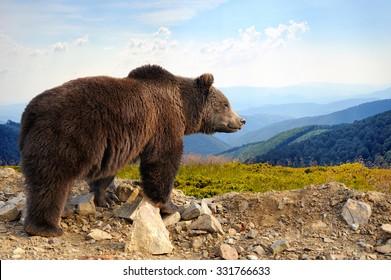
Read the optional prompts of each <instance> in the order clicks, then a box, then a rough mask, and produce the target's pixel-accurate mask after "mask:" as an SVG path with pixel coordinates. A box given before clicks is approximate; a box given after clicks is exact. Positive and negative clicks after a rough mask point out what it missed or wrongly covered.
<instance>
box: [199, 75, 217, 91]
mask: <svg viewBox="0 0 391 280" xmlns="http://www.w3.org/2000/svg"><path fill="white" fill-rule="evenodd" d="M213 82H214V78H213V75H212V74H209V73H205V74H202V75H201V76H199V77H198V78H197V83H198V84H199V85H200V86H202V87H207V88H210V87H211V86H212V84H213Z"/></svg>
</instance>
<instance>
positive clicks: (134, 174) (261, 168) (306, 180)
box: [118, 163, 391, 197]
mask: <svg viewBox="0 0 391 280" xmlns="http://www.w3.org/2000/svg"><path fill="white" fill-rule="evenodd" d="M118 176H119V177H122V178H131V179H138V178H139V174H138V167H137V166H132V167H130V166H129V167H126V168H125V169H124V170H122V171H121V172H120V173H119V174H118ZM332 181H337V182H341V183H344V184H346V185H347V186H348V187H350V188H354V189H357V190H361V191H369V190H375V191H382V192H388V193H390V192H391V170H389V169H369V168H367V167H364V166H363V165H361V164H358V163H353V164H344V165H341V166H330V167H318V166H316V167H309V168H289V167H280V166H274V167H272V166H270V165H267V164H252V165H245V164H241V163H227V164H212V165H184V166H181V168H180V170H179V173H178V176H177V178H176V183H175V187H176V188H178V189H181V190H182V191H184V192H185V194H187V195H193V196H197V197H210V196H213V195H216V194H220V193H226V192H265V191H269V190H276V191H281V190H291V189H297V188H301V187H304V186H307V185H311V184H324V183H327V182H332Z"/></svg>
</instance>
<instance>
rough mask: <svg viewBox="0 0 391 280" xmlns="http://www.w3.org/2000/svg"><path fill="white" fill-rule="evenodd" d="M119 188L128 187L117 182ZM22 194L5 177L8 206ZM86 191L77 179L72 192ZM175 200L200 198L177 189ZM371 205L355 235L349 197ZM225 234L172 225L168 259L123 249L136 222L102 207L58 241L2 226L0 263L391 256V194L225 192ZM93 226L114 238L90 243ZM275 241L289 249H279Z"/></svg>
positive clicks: (77, 219) (18, 180)
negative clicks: (345, 214) (227, 249)
mask: <svg viewBox="0 0 391 280" xmlns="http://www.w3.org/2000/svg"><path fill="white" fill-rule="evenodd" d="M116 183H117V185H121V184H126V183H128V182H127V181H126V180H117V181H116ZM23 191H24V187H23V178H22V175H21V174H20V173H17V172H13V171H10V170H8V171H4V170H2V171H1V172H0V201H3V202H7V201H8V200H9V199H11V198H12V197H15V196H17V195H18V194H20V193H21V192H23ZM86 192H88V187H87V186H86V184H84V183H82V182H79V183H78V184H77V185H76V187H75V188H74V190H73V193H72V195H75V194H85V193H86ZM175 194H176V195H175V197H174V201H176V202H179V203H182V204H183V203H187V202H190V201H191V200H194V198H191V197H186V196H185V195H183V194H182V193H181V192H175ZM349 198H350V199H354V200H358V201H361V202H364V203H366V204H368V205H369V206H370V207H371V209H372V214H371V216H370V219H369V223H368V224H367V225H360V226H359V228H358V229H356V230H353V229H352V228H351V227H350V226H349V225H348V224H347V223H346V222H345V221H344V219H343V218H342V216H341V211H342V207H343V205H344V204H345V203H346V201H347V200H348V199H349ZM207 202H208V203H209V204H211V203H213V205H215V206H216V207H215V209H213V210H214V214H213V215H214V216H215V217H216V218H217V219H218V221H219V222H220V223H221V225H222V228H223V230H224V232H225V234H224V235H221V234H218V233H213V234H211V233H207V232H202V231H194V230H193V231H192V230H186V228H180V227H179V228H178V226H176V225H173V226H169V227H168V230H169V232H170V239H171V241H172V244H173V245H174V250H173V252H172V253H170V254H165V255H149V254H145V253H141V252H136V253H129V252H126V251H125V244H126V242H127V241H128V239H129V231H130V228H131V227H132V224H131V222H129V221H127V220H124V219H121V218H118V217H116V216H115V215H114V208H116V207H119V205H117V206H114V207H110V208H97V213H96V214H95V215H94V216H79V215H78V214H76V213H72V214H70V215H68V216H67V217H65V218H62V222H61V226H62V227H63V228H64V232H65V233H64V235H63V236H61V237H56V238H45V237H38V236H28V235H27V234H26V233H25V232H24V231H23V227H22V225H21V223H20V221H19V219H16V220H14V221H1V222H0V247H1V249H0V259H2V260H6V259H44V260H52V259H67V260H73V259H82V260H86V259H87V260H88V259H91V260H95V259H108V260H116V259H126V260H132V259H136V260H142V259H181V260H189V259H190V260H193V259H221V256H220V255H219V253H218V247H219V246H220V245H221V244H223V243H225V244H228V245H230V246H231V247H232V248H234V249H235V250H236V252H237V253H238V256H239V259H248V260H250V259H253V260H255V259H270V260H276V259H283V260H314V259H319V260H322V259H352V260H356V259H361V260H377V259H378V260H379V259H388V260H390V259H391V252H390V251H388V249H389V247H391V235H390V233H388V232H386V231H385V230H383V229H382V228H381V227H382V225H385V224H391V195H390V194H384V193H378V192H368V193H362V192H358V191H355V190H352V189H349V188H348V187H346V186H344V185H342V184H340V183H329V184H324V185H311V186H303V188H301V189H298V190H293V191H282V192H276V191H271V192H267V193H241V194H238V193H227V194H224V195H220V196H216V197H213V198H211V199H208V200H207ZM92 229H103V230H104V231H106V232H108V233H110V235H111V236H112V239H110V240H100V241H96V240H93V239H86V236H87V234H88V233H89V232H90V231H91V230H92ZM276 241H278V242H280V243H284V244H289V245H287V246H286V247H285V248H284V249H283V250H281V251H277V250H276V249H273V248H275V247H273V246H275V245H273V244H277V243H278V242H277V243H276Z"/></svg>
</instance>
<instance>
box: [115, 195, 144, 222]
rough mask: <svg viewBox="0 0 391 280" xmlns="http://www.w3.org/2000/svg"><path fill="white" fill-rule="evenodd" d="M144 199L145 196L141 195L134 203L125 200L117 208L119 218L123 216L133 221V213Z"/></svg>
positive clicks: (116, 212)
mask: <svg viewBox="0 0 391 280" xmlns="http://www.w3.org/2000/svg"><path fill="white" fill-rule="evenodd" d="M142 200H143V197H142V196H141V195H139V196H138V197H137V199H136V200H135V201H134V202H132V203H128V202H125V203H123V204H122V205H121V207H120V208H118V209H115V210H114V214H115V215H116V216H117V217H119V218H123V219H126V220H128V221H133V214H134V213H135V211H136V210H137V208H138V207H139V205H140V203H141V201H142Z"/></svg>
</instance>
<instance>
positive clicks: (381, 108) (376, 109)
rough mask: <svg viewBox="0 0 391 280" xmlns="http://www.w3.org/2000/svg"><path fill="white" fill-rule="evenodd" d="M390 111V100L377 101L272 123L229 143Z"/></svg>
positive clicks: (258, 138)
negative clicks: (328, 112) (324, 113)
mask: <svg viewBox="0 0 391 280" xmlns="http://www.w3.org/2000/svg"><path fill="white" fill-rule="evenodd" d="M387 110H391V99H385V100H378V101H373V102H368V103H364V104H360V105H357V106H354V107H351V108H348V109H345V110H342V111H338V112H334V113H332V114H328V115H322V116H316V117H304V118H299V119H292V120H285V121H281V122H278V123H274V124H271V125H268V126H265V127H263V128H260V129H258V130H255V131H251V132H249V133H247V134H245V135H243V136H241V137H240V138H238V139H236V140H234V141H232V142H229V143H228V144H230V145H231V146H233V147H235V146H239V145H244V144H248V143H255V142H259V141H263V140H267V139H270V138H271V137H273V136H275V135H277V134H278V133H281V132H283V131H287V130H290V129H293V128H296V127H302V126H308V125H335V124H341V123H352V122H353V121H356V120H361V119H364V118H367V117H370V116H373V115H375V114H379V113H382V112H385V111H387Z"/></svg>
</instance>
